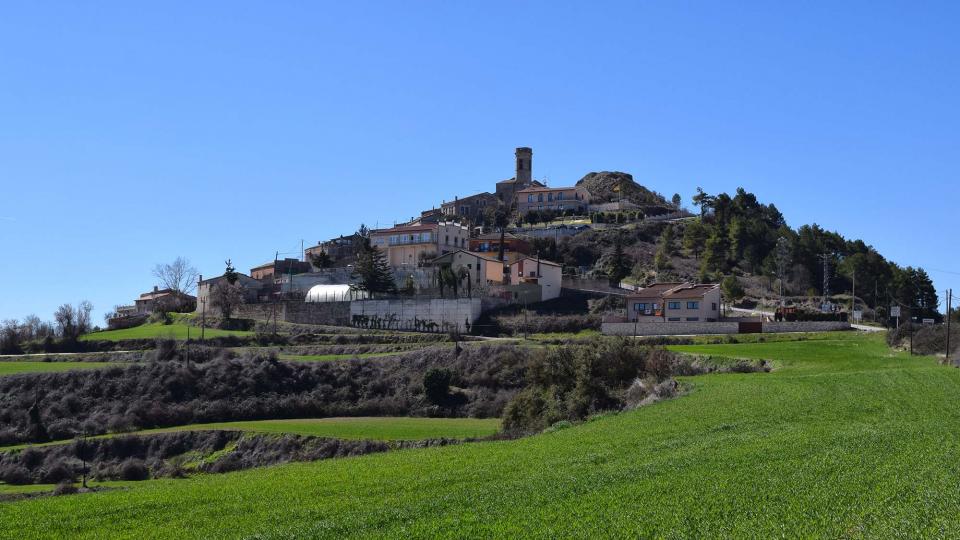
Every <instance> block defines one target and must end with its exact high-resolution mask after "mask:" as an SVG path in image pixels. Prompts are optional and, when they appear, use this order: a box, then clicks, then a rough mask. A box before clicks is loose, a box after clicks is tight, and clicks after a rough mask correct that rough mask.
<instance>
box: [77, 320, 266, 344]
mask: <svg viewBox="0 0 960 540" xmlns="http://www.w3.org/2000/svg"><path fill="white" fill-rule="evenodd" d="M188 329H189V331H190V338H191V339H200V328H198V327H196V326H189V325H186V324H182V323H173V324H161V323H150V324H144V325H141V326H135V327H133V328H124V329H122V330H105V331H103V332H94V333H92V334H86V335H84V336H81V337H80V339H81V340H82V341H90V340H93V341H97V340H103V341H121V340H124V339H156V338H172V339H187V330H188ZM252 335H253V332H244V331H240V330H219V329H216V328H207V329H206V330H205V331H204V337H208V338H215V337H223V336H252Z"/></svg>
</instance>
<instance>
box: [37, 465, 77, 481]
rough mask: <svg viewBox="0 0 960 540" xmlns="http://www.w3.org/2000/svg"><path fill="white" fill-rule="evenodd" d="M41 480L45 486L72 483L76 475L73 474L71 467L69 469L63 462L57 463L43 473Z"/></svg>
mask: <svg viewBox="0 0 960 540" xmlns="http://www.w3.org/2000/svg"><path fill="white" fill-rule="evenodd" d="M42 479H43V482H44V483H45V484H57V483H60V482H73V481H74V480H75V479H76V474H74V472H73V467H70V466H69V465H67V463H65V462H64V461H57V462H55V463H54V464H53V466H51V467H50V468H48V469H47V470H46V472H44V473H43V476H42Z"/></svg>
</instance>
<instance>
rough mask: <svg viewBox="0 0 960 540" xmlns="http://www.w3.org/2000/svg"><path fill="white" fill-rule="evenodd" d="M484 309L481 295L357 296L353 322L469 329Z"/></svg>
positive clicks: (366, 325) (405, 327)
mask: <svg viewBox="0 0 960 540" xmlns="http://www.w3.org/2000/svg"><path fill="white" fill-rule="evenodd" d="M482 309H483V300H481V299H480V298H472V299H471V298H434V299H427V298H424V299H417V298H411V299H390V300H354V301H353V302H350V323H351V324H352V325H353V326H359V327H362V328H392V329H398V330H420V331H427V332H430V331H433V332H439V331H451V330H455V329H459V330H460V331H462V332H465V331H467V326H468V325H469V324H473V323H475V322H476V321H477V319H478V318H480V313H481V311H482Z"/></svg>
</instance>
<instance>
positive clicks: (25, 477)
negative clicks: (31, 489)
mask: <svg viewBox="0 0 960 540" xmlns="http://www.w3.org/2000/svg"><path fill="white" fill-rule="evenodd" d="M0 480H2V481H4V482H6V483H8V484H10V485H11V486H25V485H27V484H32V483H33V475H31V474H30V471H28V470H27V468H26V467H24V466H23V465H7V466H5V467H3V468H0Z"/></svg>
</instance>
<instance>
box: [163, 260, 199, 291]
mask: <svg viewBox="0 0 960 540" xmlns="http://www.w3.org/2000/svg"><path fill="white" fill-rule="evenodd" d="M153 275H154V277H156V278H157V279H159V280H160V284H161V285H163V288H164V289H170V290H171V291H173V292H175V293H179V294H190V293H191V292H193V290H194V288H196V286H197V269H196V268H194V267H193V266H191V264H190V260H189V259H186V258H184V257H177V258H176V260H174V261H173V262H172V263H169V264H158V265H157V266H155V267H154V268H153Z"/></svg>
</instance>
